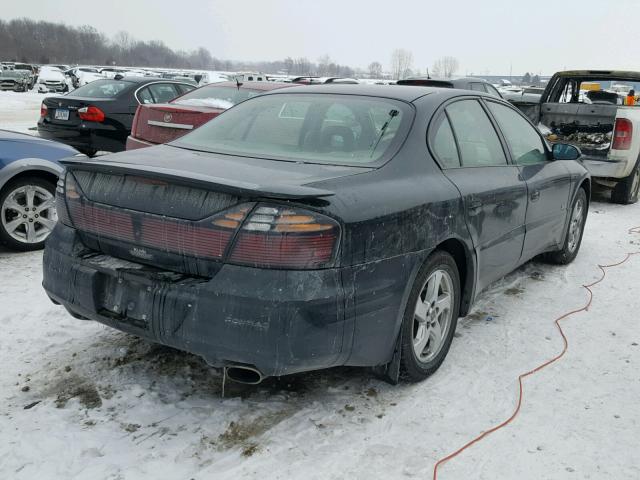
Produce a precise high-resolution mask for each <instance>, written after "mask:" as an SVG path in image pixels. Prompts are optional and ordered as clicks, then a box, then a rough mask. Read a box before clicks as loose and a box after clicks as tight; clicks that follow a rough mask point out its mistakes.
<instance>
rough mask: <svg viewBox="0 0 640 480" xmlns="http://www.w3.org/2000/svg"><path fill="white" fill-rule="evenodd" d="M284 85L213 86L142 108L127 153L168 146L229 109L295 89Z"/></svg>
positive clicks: (249, 83)
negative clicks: (267, 94)
mask: <svg viewBox="0 0 640 480" xmlns="http://www.w3.org/2000/svg"><path fill="white" fill-rule="evenodd" d="M294 86H296V84H292V83H282V82H244V83H241V84H237V83H236V82H221V83H211V84H209V85H205V86H203V87H200V88H198V89H195V90H192V91H191V92H188V93H186V94H184V95H182V96H180V97H177V98H174V99H173V100H171V101H170V102H169V103H156V104H152V103H149V104H146V105H145V104H141V105H140V106H139V107H138V110H137V111H136V116H135V118H134V119H133V126H132V128H131V135H129V137H128V138H127V150H133V149H135V148H143V147H150V146H153V145H157V144H159V143H167V142H170V141H172V140H175V139H176V138H179V137H181V136H183V135H185V134H186V133H189V132H190V131H191V130H193V129H194V128H198V127H199V126H200V125H202V124H203V123H206V122H208V121H209V120H211V119H212V118H213V117H216V116H218V115H220V114H221V113H222V112H224V111H225V110H226V109H227V108H231V107H232V106H234V105H235V104H236V103H240V102H242V101H243V100H246V99H248V98H251V97H255V96H256V95H260V94H261V93H262V92H265V91H268V90H275V89H277V88H284V87H294Z"/></svg>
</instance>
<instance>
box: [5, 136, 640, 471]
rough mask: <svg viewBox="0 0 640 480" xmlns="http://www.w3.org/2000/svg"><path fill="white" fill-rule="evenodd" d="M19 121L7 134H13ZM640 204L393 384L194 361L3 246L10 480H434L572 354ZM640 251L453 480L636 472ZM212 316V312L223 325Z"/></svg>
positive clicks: (488, 303) (628, 247)
mask: <svg viewBox="0 0 640 480" xmlns="http://www.w3.org/2000/svg"><path fill="white" fill-rule="evenodd" d="M3 127H6V124H3ZM639 213H640V204H636V205H631V206H618V205H612V204H610V203H606V201H605V200H604V199H597V201H595V202H594V203H593V205H592V208H591V212H590V215H589V219H588V221H587V226H586V232H585V236H584V240H583V244H582V249H581V251H580V254H579V255H578V257H577V259H576V261H575V262H574V263H573V264H571V265H569V266H568V267H554V266H549V265H545V264H542V263H537V262H533V263H529V264H527V265H526V266H525V267H523V268H521V269H519V270H517V271H516V272H514V273H513V274H511V275H509V276H508V277H507V278H506V279H504V280H502V281H501V282H499V283H498V284H496V285H494V286H493V287H492V288H490V289H489V290H488V291H487V292H485V293H484V294H483V295H482V296H481V298H480V299H479V301H478V302H477V304H476V305H475V308H474V310H473V311H472V313H471V315H469V316H468V317H467V318H465V319H462V320H461V321H460V322H459V325H458V333H457V335H456V338H455V339H454V342H453V346H452V348H451V352H450V354H449V356H448V357H447V359H446V361H445V362H444V364H443V366H442V367H441V368H440V370H438V372H437V373H436V374H435V375H433V376H432V377H431V378H429V379H428V380H426V381H424V382H422V383H419V384H415V385H408V384H400V385H398V386H395V387H393V386H390V385H388V384H386V383H383V382H381V381H379V380H377V379H375V378H374V377H373V376H372V375H371V374H370V373H369V372H368V371H366V370H360V369H335V370H331V371H323V372H316V373H311V374H305V375H297V376H295V377H285V378H281V379H279V380H278V379H270V380H268V381H266V382H265V383H263V384H261V385H259V386H247V385H238V384H230V383H227V385H226V388H225V392H224V397H223V395H222V389H223V385H222V378H221V376H220V372H219V371H217V370H215V369H212V368H209V367H207V366H206V364H205V363H204V362H203V361H202V360H200V359H199V358H198V357H194V356H192V355H189V354H184V353H181V352H177V351H175V350H171V349H169V348H166V347H161V346H157V345H152V344H149V343H147V342H145V341H142V340H139V339H137V338H135V337H133V336H130V335H126V334H123V333H121V332H117V331H115V330H111V329H109V328H107V327H104V326H101V325H99V324H97V323H93V322H83V321H79V320H75V319H73V318H71V317H70V316H69V315H68V314H66V312H65V311H64V310H63V309H62V308H60V307H56V306H54V305H53V304H52V303H51V302H50V301H49V300H48V299H47V298H46V295H45V294H44V292H43V290H42V288H41V286H40V283H41V280H42V275H41V268H42V267H41V261H42V254H41V253H40V252H35V253H26V254H18V253H13V252H8V251H1V252H0V301H1V302H2V303H1V305H2V308H1V309H0V326H1V327H2V336H1V337H0V363H1V365H2V373H0V472H1V473H2V477H3V478H11V479H33V478H39V479H48V478H52V479H53V478H67V479H86V478H96V479H98V478H99V479H113V480H115V479H125V480H128V479H146V478H154V479H155V478H176V479H190V478H194V479H211V478H215V479H216V480H217V479H238V478H243V479H245V478H246V479H254V478H255V479H263V478H281V479H289V478H304V479H342V478H348V479H374V478H405V477H406V478H412V477H413V478H431V475H432V469H433V465H434V463H435V462H436V461H437V460H438V459H439V458H441V457H442V456H444V455H446V454H448V453H450V452H451V451H453V450H455V449H457V448H458V447H460V446H461V445H462V444H464V443H466V442H467V441H468V440H470V439H471V438H472V437H474V436H475V435H477V434H478V433H480V432H481V431H483V430H486V429H487V428H489V427H491V426H493V425H495V424H497V423H499V422H500V421H502V420H504V419H505V418H507V417H508V416H509V415H510V413H511V412H512V410H513V408H514V405H515V402H516V399H517V375H518V374H519V373H521V372H524V371H526V370H529V369H531V368H533V367H535V366H536V365H538V364H540V363H542V361H544V360H546V359H547V358H550V357H552V356H553V355H554V354H556V353H557V352H559V351H560V349H561V347H562V343H561V340H560V337H559V335H558V333H557V331H556V330H555V327H554V324H553V320H554V319H555V318H556V317H558V316H559V315H561V314H562V313H564V312H566V311H568V310H571V309H574V308H579V307H581V306H582V305H583V304H584V302H585V299H586V292H585V291H584V290H583V289H582V288H581V287H580V285H581V284H583V283H590V282H591V281H593V280H595V279H597V278H598V276H599V271H598V269H597V267H596V264H597V263H613V262H616V261H619V260H622V259H623V258H624V255H625V252H629V251H636V250H640V235H638V234H628V232H627V231H628V229H629V228H631V227H634V226H637V225H640V220H639V218H640V215H639ZM639 283H640V256H637V257H632V258H631V259H630V260H629V261H628V262H627V263H625V264H623V265H621V266H620V267H617V268H614V269H611V270H609V271H608V273H607V277H606V279H605V280H604V282H603V283H602V284H600V285H598V286H596V287H595V288H594V292H595V297H594V302H593V305H592V307H591V309H590V310H589V312H587V313H580V314H577V315H575V316H574V317H571V318H569V319H568V320H567V321H565V322H564V324H563V325H564V328H565V331H566V333H567V336H568V339H569V345H570V346H569V351H568V353H567V355H566V356H565V357H564V358H562V359H561V360H560V361H559V362H558V363H556V364H554V365H552V366H551V367H549V368H548V369H546V370H544V371H542V372H540V373H539V374H537V375H536V376H534V377H531V378H529V379H527V380H526V381H525V399H524V405H523V408H522V411H521V413H520V416H518V417H517V418H516V420H515V422H514V423H513V424H511V425H510V426H508V427H507V428H506V429H503V430H501V431H498V432H497V433H495V434H493V435H491V436H489V437H488V438H487V439H485V440H484V441H482V442H481V443H479V444H477V445H475V446H473V447H472V448H471V449H469V450H467V451H466V452H465V453H463V454H462V456H460V457H458V458H456V459H454V460H452V461H450V462H449V463H447V464H445V465H444V466H443V467H442V468H441V469H440V471H439V475H438V478H439V479H441V480H446V479H470V478H482V479H499V478H521V479H541V478H544V479H570V478H576V479H588V478H592V479H631V478H640V459H639V458H638V455H637V452H638V450H639V449H640V440H639V438H640V435H639V432H640V410H639V409H638V407H637V400H638V398H640V346H639V344H640V328H639V323H638V322H639V319H638V314H637V312H638V311H639V309H640V297H639V296H638V294H637V291H638V288H637V285H638V284H639ZM212 321H215V319H212Z"/></svg>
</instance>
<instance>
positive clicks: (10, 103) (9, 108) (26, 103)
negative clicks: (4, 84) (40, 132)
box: [0, 91, 53, 135]
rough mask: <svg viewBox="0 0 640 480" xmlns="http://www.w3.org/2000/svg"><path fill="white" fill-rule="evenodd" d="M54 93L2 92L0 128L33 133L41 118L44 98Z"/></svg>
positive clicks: (0, 93) (0, 99)
mask: <svg viewBox="0 0 640 480" xmlns="http://www.w3.org/2000/svg"><path fill="white" fill-rule="evenodd" d="M51 95H53V94H52V93H38V92H36V91H30V92H0V129H4V130H13V131H14V132H22V133H31V134H36V135H37V132H36V131H34V130H31V129H32V128H33V129H35V127H36V124H37V123H38V119H39V118H40V105H41V104H42V100H44V99H45V98H46V97H49V96H51Z"/></svg>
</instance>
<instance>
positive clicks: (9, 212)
mask: <svg viewBox="0 0 640 480" xmlns="http://www.w3.org/2000/svg"><path fill="white" fill-rule="evenodd" d="M28 189H30V190H31V191H32V192H34V193H33V196H32V199H31V200H29V199H28V197H27V191H28ZM55 193H56V186H55V185H54V184H53V183H51V182H49V181H47V180H45V179H43V178H39V177H23V178H19V179H16V180H13V181H10V182H9V183H7V184H6V185H5V186H4V187H3V188H2V190H1V191H0V243H3V244H4V245H6V246H7V247H9V248H10V249H12V250H20V251H23V252H26V251H30V250H39V249H41V248H42V247H44V242H45V240H46V237H48V236H49V234H50V233H51V231H52V230H53V226H54V225H55V222H56V221H57V215H56V213H55ZM45 202H47V203H46V204H47V205H50V206H48V207H47V208H46V209H44V210H38V208H39V207H41V206H43V205H45ZM51 203H52V205H51ZM29 205H31V207H30V206H29ZM25 208H27V209H29V210H28V211H26V210H24V209H25ZM34 208H35V210H34ZM20 216H22V217H23V218H24V220H25V221H24V222H20V223H18V224H17V226H16V223H15V222H16V221H19V220H20ZM12 222H13V223H12ZM45 222H46V223H45ZM30 225H31V226H30ZM12 227H15V228H12ZM30 229H33V230H32V233H29V231H30ZM29 235H34V236H33V237H32V238H31V239H29V238H28V237H29Z"/></svg>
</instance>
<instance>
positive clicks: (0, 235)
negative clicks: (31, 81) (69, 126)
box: [0, 130, 78, 250]
mask: <svg viewBox="0 0 640 480" xmlns="http://www.w3.org/2000/svg"><path fill="white" fill-rule="evenodd" d="M74 155H78V151H77V150H75V149H74V148H72V147H69V146H67V145H63V144H62V143H57V142H51V141H49V140H44V139H42V138H38V137H32V136H30V135H25V134H22V133H15V132H9V131H6V130H0V242H1V243H3V244H5V245H6V246H8V247H9V248H12V249H15V250H36V249H39V248H42V247H43V245H44V241H45V239H46V238H47V237H48V236H49V233H51V230H53V227H54V225H55V223H56V221H57V218H58V217H57V215H56V209H55V189H56V182H57V181H58V176H59V175H60V173H61V172H62V170H63V167H62V166H61V165H60V164H59V163H58V161H59V160H60V159H62V158H66V157H72V156H74Z"/></svg>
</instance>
